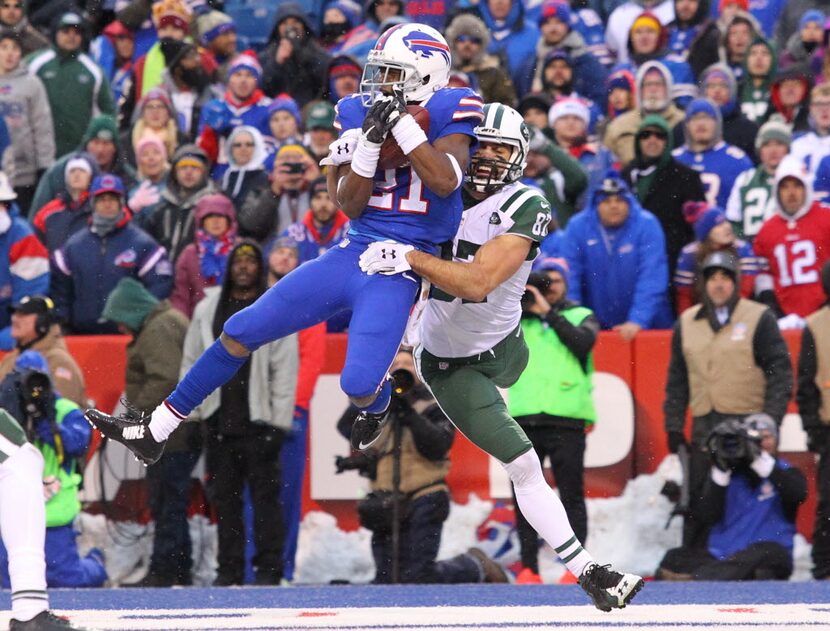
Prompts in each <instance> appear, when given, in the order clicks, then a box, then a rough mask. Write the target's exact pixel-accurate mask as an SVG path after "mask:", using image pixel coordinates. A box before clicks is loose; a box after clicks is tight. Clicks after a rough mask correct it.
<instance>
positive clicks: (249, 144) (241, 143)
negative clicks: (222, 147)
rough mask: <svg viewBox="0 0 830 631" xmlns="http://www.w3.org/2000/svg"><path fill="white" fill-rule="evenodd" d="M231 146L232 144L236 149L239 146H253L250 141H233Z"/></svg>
mask: <svg viewBox="0 0 830 631" xmlns="http://www.w3.org/2000/svg"><path fill="white" fill-rule="evenodd" d="M231 146H232V147H233V148H234V149H237V148H239V147H253V146H254V143H252V142H235V143H233V144H232V145H231Z"/></svg>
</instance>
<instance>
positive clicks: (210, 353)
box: [167, 340, 248, 416]
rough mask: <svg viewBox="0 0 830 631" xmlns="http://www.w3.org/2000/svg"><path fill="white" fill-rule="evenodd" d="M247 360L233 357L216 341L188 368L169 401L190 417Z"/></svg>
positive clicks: (177, 409) (168, 398)
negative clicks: (194, 409)
mask: <svg viewBox="0 0 830 631" xmlns="http://www.w3.org/2000/svg"><path fill="white" fill-rule="evenodd" d="M246 361H248V358H247V357H234V356H233V355H231V354H230V353H229V352H228V350H227V349H226V348H225V347H224V346H223V345H222V342H220V341H219V340H216V341H215V342H214V343H213V344H211V346H210V348H208V349H207V350H206V351H205V352H204V353H202V356H201V357H199V359H197V360H196V363H195V364H193V366H192V367H191V368H190V370H188V371H187V374H186V375H185V376H184V379H182V380H181V381H180V382H179V385H178V386H176V389H175V390H174V391H173V394H171V395H170V396H169V397H167V401H168V403H170V405H171V406H173V409H174V410H176V411H177V412H179V413H180V414H182V415H184V416H187V415H188V414H190V413H191V412H192V411H193V408H195V407H196V406H197V405H199V404H200V403H201V402H202V401H204V400H205V398H207V396H208V395H209V394H210V393H211V392H213V391H214V390H216V388H218V387H220V386H222V385H224V384H225V383H226V382H227V381H228V380H229V379H230V378H231V377H233V376H234V375H235V374H236V371H237V370H239V369H240V368H241V367H242V364H244V363H245V362H246Z"/></svg>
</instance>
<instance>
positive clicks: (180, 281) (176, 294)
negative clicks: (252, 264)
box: [170, 193, 238, 318]
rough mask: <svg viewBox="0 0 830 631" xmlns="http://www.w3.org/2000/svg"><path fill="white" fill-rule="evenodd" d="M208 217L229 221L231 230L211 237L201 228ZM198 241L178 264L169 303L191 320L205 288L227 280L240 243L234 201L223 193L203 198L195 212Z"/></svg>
mask: <svg viewBox="0 0 830 631" xmlns="http://www.w3.org/2000/svg"><path fill="white" fill-rule="evenodd" d="M208 215H218V216H221V217H226V218H227V219H228V230H227V232H226V233H225V234H224V235H222V236H221V237H219V238H217V237H212V236H210V235H208V234H207V233H206V232H205V231H204V230H203V229H202V227H201V226H202V223H203V222H204V220H205V217H207V216H208ZM195 219H196V225H197V226H198V228H197V229H196V240H195V242H193V243H191V244H190V245H188V246H187V247H186V248H185V249H184V251H183V252H182V254H181V256H179V258H178V260H177V261H176V277H175V281H174V286H173V293H172V295H171V296H170V303H171V304H172V305H173V306H174V307H176V309H178V310H179V311H181V312H182V313H184V314H185V315H186V316H187V317H188V318H191V317H192V316H193V309H194V308H195V307H196V305H197V304H199V301H200V300H201V299H202V298H204V295H205V291H204V290H205V289H206V288H207V287H213V286H215V285H218V284H220V283H221V282H222V281H223V279H224V277H225V270H226V267H227V261H228V255H229V254H230V251H231V248H232V247H233V245H234V244H235V243H236V241H237V236H236V234H237V230H238V227H237V223H236V211H235V210H234V208H233V204H232V203H231V201H230V200H229V199H228V198H227V197H226V196H224V195H222V194H220V193H214V194H210V195H206V196H205V197H202V198H201V199H200V200H199V202H198V203H197V204H196V209H195Z"/></svg>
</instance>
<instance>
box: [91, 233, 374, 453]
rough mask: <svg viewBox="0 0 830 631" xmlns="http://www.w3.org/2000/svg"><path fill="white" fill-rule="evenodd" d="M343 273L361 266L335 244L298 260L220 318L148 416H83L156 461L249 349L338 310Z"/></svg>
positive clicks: (94, 412)
mask: <svg viewBox="0 0 830 631" xmlns="http://www.w3.org/2000/svg"><path fill="white" fill-rule="evenodd" d="M239 247H245V245H244V244H243V245H242V246H237V248H239ZM352 259H353V260H352ZM344 274H346V275H347V277H348V275H349V274H351V275H354V276H358V275H360V274H362V272H361V271H360V268H359V267H358V265H357V255H349V254H348V253H347V252H345V251H344V250H343V249H341V248H334V249H332V250H329V251H328V252H326V254H324V255H323V256H321V257H320V258H317V259H315V260H313V261H309V262H307V263H305V264H303V265H301V266H300V267H298V268H297V269H295V270H294V271H293V272H291V273H290V274H288V275H287V276H286V277H285V278H283V279H282V280H280V282H278V283H277V284H276V285H274V286H273V287H271V288H270V289H269V290H268V291H266V292H265V293H264V294H263V295H261V296H260V297H259V298H258V299H257V300H256V302H254V304H252V305H251V306H249V307H247V308H245V309H243V310H242V311H239V312H238V313H236V314H234V315H233V316H231V318H229V319H228V321H227V322H225V326H224V328H223V332H222V338H221V339H219V340H216V341H215V342H214V343H213V344H211V345H210V346H209V347H208V348H207V349H206V350H205V352H204V353H202V355H201V356H200V357H199V358H198V359H197V360H196V362H195V363H194V364H193V366H191V368H190V370H189V371H188V372H187V374H186V375H185V377H184V379H182V381H181V382H179V384H178V386H176V389H175V390H174V391H173V393H172V394H171V395H170V396H169V397H168V398H167V399H166V400H165V401H163V402H162V403H161V404H160V405H159V406H158V407H157V408H156V409H155V410H153V413H152V414H151V415H150V416H147V415H141V414H139V413H136V412H134V411H131V412H128V413H127V414H125V415H122V416H119V417H116V416H113V415H111V414H106V413H104V412H101V411H100V410H87V411H86V418H87V420H88V421H89V422H90V423H91V424H92V425H93V426H94V427H95V428H96V429H98V430H99V431H100V432H101V433H102V434H103V435H104V436H106V437H107V438H109V439H111V440H114V441H116V442H119V443H121V444H122V445H124V446H125V447H127V448H128V449H129V450H130V451H132V452H133V454H134V455H135V456H136V458H137V459H138V460H140V461H141V462H143V463H144V464H147V465H149V464H152V463H154V462H156V461H157V460H158V459H159V458H160V457H161V454H162V452H163V451H164V444H165V442H166V440H167V437H168V436H170V434H172V433H173V431H174V430H175V429H176V427H178V426H179V424H180V423H181V422H182V421H183V420H184V419H186V418H187V417H188V415H189V414H190V413H191V412H192V411H193V410H194V409H195V408H196V407H197V406H198V405H199V404H201V403H202V402H203V401H204V400H205V398H206V397H207V396H208V395H209V394H210V393H211V392H213V391H214V390H215V389H216V388H219V387H221V386H222V385H223V384H225V383H226V382H227V381H228V380H229V379H230V378H231V377H233V375H235V374H236V371H237V370H239V369H240V368H241V367H242V365H243V364H244V363H245V362H246V361H247V360H248V357H249V356H250V353H251V352H253V351H254V350H256V349H257V348H259V347H260V346H263V345H264V344H267V343H269V342H273V341H274V340H277V339H280V338H282V337H285V336H286V335H289V334H291V333H294V332H296V331H299V330H301V329H304V328H307V327H309V326H312V325H314V324H317V323H318V322H322V321H323V320H326V319H328V318H329V317H331V316H332V315H333V314H335V313H337V312H338V311H340V310H341V309H342V294H343V287H344V286H347V285H348V283H347V282H345V280H344ZM347 279H348V278H346V280H347Z"/></svg>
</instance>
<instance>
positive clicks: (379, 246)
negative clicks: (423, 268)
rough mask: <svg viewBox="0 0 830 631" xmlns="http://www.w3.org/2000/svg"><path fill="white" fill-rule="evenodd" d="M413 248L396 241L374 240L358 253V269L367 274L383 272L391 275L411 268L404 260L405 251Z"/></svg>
mask: <svg viewBox="0 0 830 631" xmlns="http://www.w3.org/2000/svg"><path fill="white" fill-rule="evenodd" d="M414 249H415V248H414V247H412V246H411V245H404V244H403V243H398V242H397V241H391V240H387V241H375V242H374V243H372V244H370V245H369V247H368V248H366V250H365V251H364V252H363V254H361V255H360V269H361V270H363V271H364V272H366V273H367V274H368V275H369V276H372V275H373V274H383V275H384V276H392V275H393V274H401V273H402V272H407V271H409V270H411V269H412V268H411V267H410V266H409V263H408V262H407V260H406V253H407V252H411V251H412V250H414Z"/></svg>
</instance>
